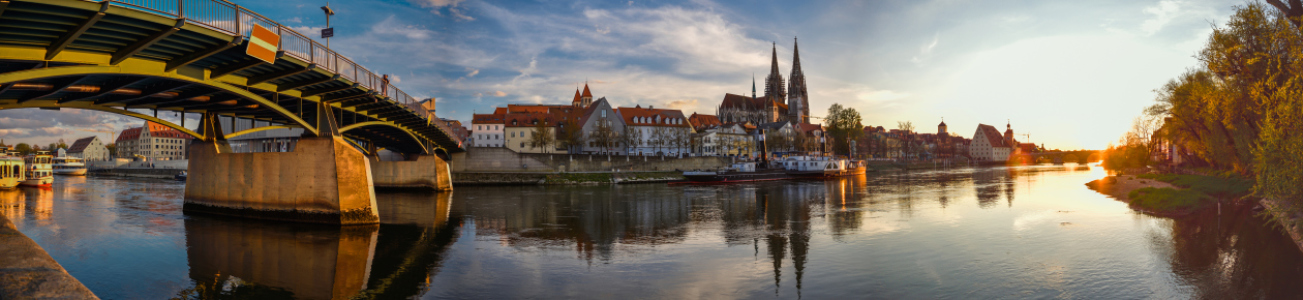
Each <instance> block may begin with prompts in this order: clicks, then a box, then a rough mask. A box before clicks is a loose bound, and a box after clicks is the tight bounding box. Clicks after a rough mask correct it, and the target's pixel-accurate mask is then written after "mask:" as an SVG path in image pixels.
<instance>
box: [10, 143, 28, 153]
mask: <svg viewBox="0 0 1303 300" xmlns="http://www.w3.org/2000/svg"><path fill="white" fill-rule="evenodd" d="M14 151H18V154H20V155H28V154H32V145H28V144H27V143H18V145H15V146H14Z"/></svg>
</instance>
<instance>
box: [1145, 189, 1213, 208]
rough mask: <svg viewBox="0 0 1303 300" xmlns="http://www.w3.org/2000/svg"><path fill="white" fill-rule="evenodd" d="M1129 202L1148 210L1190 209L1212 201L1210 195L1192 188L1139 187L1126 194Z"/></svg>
mask: <svg viewBox="0 0 1303 300" xmlns="http://www.w3.org/2000/svg"><path fill="white" fill-rule="evenodd" d="M1127 197H1128V198H1131V204H1132V205H1135V206H1138V207H1140V208H1143V209H1145V210H1150V211H1172V210H1181V209H1192V208H1196V207H1199V206H1200V205H1203V204H1204V203H1207V202H1209V201H1213V199H1212V198H1211V197H1208V195H1205V194H1203V193H1200V192H1198V191H1194V190H1177V189H1172V188H1152V187H1146V188H1140V189H1136V190H1133V191H1131V193H1130V194H1128V195H1127Z"/></svg>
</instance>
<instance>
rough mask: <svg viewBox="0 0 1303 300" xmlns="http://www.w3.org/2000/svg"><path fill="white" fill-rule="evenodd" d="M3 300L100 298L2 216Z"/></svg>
mask: <svg viewBox="0 0 1303 300" xmlns="http://www.w3.org/2000/svg"><path fill="white" fill-rule="evenodd" d="M0 299H99V297H95V294H94V293H91V291H90V289H87V288H86V286H85V285H82V284H81V282H80V281H77V278H73V277H72V275H69V274H68V271H65V270H64V269H63V266H60V265H59V263H58V262H56V261H54V259H53V258H50V254H49V253H46V252H45V249H42V248H41V246H39V245H37V244H36V242H34V241H32V239H30V238H27V236H26V235H23V233H22V232H18V229H17V228H15V227H14V223H12V222H10V221H9V218H7V217H5V216H3V215H0Z"/></svg>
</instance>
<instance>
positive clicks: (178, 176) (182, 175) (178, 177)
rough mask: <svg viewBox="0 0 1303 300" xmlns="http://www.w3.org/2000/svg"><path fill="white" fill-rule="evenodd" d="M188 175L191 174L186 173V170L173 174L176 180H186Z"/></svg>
mask: <svg viewBox="0 0 1303 300" xmlns="http://www.w3.org/2000/svg"><path fill="white" fill-rule="evenodd" d="M186 177H189V176H188V175H187V174H186V172H185V171H181V173H177V174H176V175H173V176H172V179H175V180H176V181H185V180H186Z"/></svg>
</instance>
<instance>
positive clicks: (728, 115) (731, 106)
mask: <svg viewBox="0 0 1303 300" xmlns="http://www.w3.org/2000/svg"><path fill="white" fill-rule="evenodd" d="M772 50H773V61H772V62H771V63H770V69H769V76H768V77H766V78H765V95H764V96H761V97H757V96H756V84H755V79H754V78H753V79H752V80H751V97H746V96H742V95H736V94H724V101H723V102H722V103H720V105H719V108H718V111H716V115H718V116H719V119H720V121H721V122H724V123H745V122H751V123H753V124H764V123H770V122H781V121H791V122H793V123H800V124H809V123H810V96H809V92H808V91H807V89H806V87H805V73H803V72H801V51H800V48H799V47H798V46H797V44H796V42H795V40H794V41H793V44H792V74H791V75H789V76H788V77H787V78H788V79H787V80H788V82H787V84H786V85H785V86H784V83H783V81H784V80H783V75H782V74H781V73H779V71H778V45H777V44H774V46H773V49H772Z"/></svg>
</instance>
